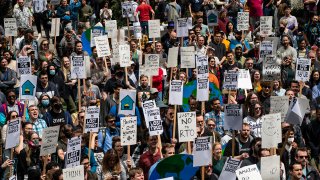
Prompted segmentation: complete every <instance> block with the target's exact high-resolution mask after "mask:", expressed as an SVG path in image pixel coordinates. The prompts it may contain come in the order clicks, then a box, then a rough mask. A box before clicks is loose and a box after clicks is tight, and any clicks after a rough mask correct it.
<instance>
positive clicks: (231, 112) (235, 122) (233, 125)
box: [224, 104, 243, 130]
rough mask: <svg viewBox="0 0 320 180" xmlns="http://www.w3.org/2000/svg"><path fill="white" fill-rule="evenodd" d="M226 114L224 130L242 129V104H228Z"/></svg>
mask: <svg viewBox="0 0 320 180" xmlns="http://www.w3.org/2000/svg"><path fill="white" fill-rule="evenodd" d="M224 109H225V112H224V129H225V130H241V129H242V119H243V117H242V107H241V104H226V105H225V108H224Z"/></svg>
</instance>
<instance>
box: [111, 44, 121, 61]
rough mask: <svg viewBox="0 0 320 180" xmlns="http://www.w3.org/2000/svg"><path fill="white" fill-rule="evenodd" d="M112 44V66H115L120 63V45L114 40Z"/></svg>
mask: <svg viewBox="0 0 320 180" xmlns="http://www.w3.org/2000/svg"><path fill="white" fill-rule="evenodd" d="M111 43H112V58H111V64H112V65H115V64H116V63H120V54H119V43H118V42H117V41H114V40H112V41H111Z"/></svg>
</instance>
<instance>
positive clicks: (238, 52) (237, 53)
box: [234, 44, 246, 66]
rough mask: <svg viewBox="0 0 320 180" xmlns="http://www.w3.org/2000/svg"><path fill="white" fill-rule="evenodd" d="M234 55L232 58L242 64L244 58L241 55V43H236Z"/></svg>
mask: <svg viewBox="0 0 320 180" xmlns="http://www.w3.org/2000/svg"><path fill="white" fill-rule="evenodd" d="M234 55H235V56H234V58H235V60H236V62H239V63H240V64H241V65H242V66H244V62H245V60H246V58H245V57H244V56H243V52H242V45H241V44H238V45H236V48H235V50H234Z"/></svg>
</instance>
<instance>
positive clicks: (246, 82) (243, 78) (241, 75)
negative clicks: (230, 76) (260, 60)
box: [238, 69, 252, 89]
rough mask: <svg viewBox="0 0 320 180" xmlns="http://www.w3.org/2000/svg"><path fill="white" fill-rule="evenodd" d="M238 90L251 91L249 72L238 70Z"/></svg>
mask: <svg viewBox="0 0 320 180" xmlns="http://www.w3.org/2000/svg"><path fill="white" fill-rule="evenodd" d="M238 88H239V89H252V82H251V76H250V72H249V70H246V69H239V70H238Z"/></svg>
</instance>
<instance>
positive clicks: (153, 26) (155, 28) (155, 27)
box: [148, 19, 161, 38]
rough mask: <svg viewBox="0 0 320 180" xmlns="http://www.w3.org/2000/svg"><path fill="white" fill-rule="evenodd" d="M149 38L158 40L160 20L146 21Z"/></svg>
mask: <svg viewBox="0 0 320 180" xmlns="http://www.w3.org/2000/svg"><path fill="white" fill-rule="evenodd" d="M148 28H149V29H148V30H149V38H158V37H161V35H160V20H159V19H156V20H149V21H148Z"/></svg>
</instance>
